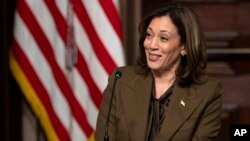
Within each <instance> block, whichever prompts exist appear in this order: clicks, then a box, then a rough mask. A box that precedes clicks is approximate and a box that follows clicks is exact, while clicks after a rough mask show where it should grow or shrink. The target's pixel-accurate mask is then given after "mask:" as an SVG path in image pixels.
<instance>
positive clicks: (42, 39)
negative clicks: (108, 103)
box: [18, 0, 93, 136]
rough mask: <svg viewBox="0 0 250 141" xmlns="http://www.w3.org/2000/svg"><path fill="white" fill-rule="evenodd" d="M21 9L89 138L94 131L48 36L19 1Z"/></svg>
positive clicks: (24, 4)
mask: <svg viewBox="0 0 250 141" xmlns="http://www.w3.org/2000/svg"><path fill="white" fill-rule="evenodd" d="M18 6H19V7H22V10H20V9H19V8H18V12H19V13H20V15H21V17H22V18H23V20H24V22H25V23H26V24H27V27H28V28H29V30H30V31H31V33H32V35H33V37H34V39H35V40H36V42H37V43H38V45H39V47H40V49H41V51H42V52H43V54H44V56H45V57H46V58H47V60H49V61H48V62H49V64H50V66H51V69H52V72H53V74H54V76H55V80H56V82H57V84H58V86H59V88H60V89H61V90H62V92H63V94H64V96H65V98H66V99H67V100H68V102H69V104H70V106H71V109H72V113H73V115H74V116H75V118H76V120H77V121H78V123H79V124H80V126H81V127H82V129H83V130H84V131H85V133H86V134H87V135H88V136H89V135H91V133H92V132H93V129H92V128H91V127H90V125H89V123H88V122H87V120H86V116H85V113H84V112H83V110H82V109H81V108H80V105H79V103H78V102H77V101H76V99H75V97H74V96H73V92H72V90H71V88H70V86H69V84H68V81H67V80H66V78H65V76H64V74H63V73H62V71H61V70H60V68H59V66H58V64H57V63H56V61H55V58H54V54H53V50H52V47H51V45H50V43H49V42H48V40H47V38H46V36H45V35H44V33H43V31H42V30H41V28H40V27H39V25H38V23H37V21H36V19H35V18H34V16H33V14H32V13H31V11H30V9H29V7H28V6H27V5H26V3H25V2H24V1H21V0H20V1H19V5H18Z"/></svg>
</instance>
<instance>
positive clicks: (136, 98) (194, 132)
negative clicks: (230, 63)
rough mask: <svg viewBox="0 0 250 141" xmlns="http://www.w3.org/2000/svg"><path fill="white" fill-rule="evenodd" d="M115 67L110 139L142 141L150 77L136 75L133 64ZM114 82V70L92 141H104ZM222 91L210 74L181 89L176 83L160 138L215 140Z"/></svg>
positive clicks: (113, 140)
mask: <svg viewBox="0 0 250 141" xmlns="http://www.w3.org/2000/svg"><path fill="white" fill-rule="evenodd" d="M118 70H119V71H121V73H122V76H121V78H118V80H117V83H116V86H115V90H114V99H113V102H112V107H111V113H110V121H109V132H108V133H109V138H110V141H145V140H146V134H147V133H146V132H147V126H148V115H149V113H148V112H149V105H150V98H151V94H152V93H151V91H152V85H153V76H152V75H148V76H146V77H144V76H141V75H138V74H137V73H135V68H134V67H123V68H118ZM113 85H114V73H113V75H112V76H111V77H110V78H109V83H108V86H107V87H106V89H105V90H104V93H103V100H102V102H101V106H100V111H99V114H98V119H97V126H96V132H95V141H103V137H104V129H105V123H106V120H107V115H108V109H109V103H110V99H111V91H112V88H113V87H114V86H113ZM221 93H222V87H221V84H220V83H219V81H218V80H216V79H214V78H211V77H207V81H206V82H205V83H203V84H199V85H198V84H191V85H190V86H189V87H184V88H183V87H180V86H178V84H176V83H175V84H174V88H173V92H172V96H171V101H170V103H169V106H168V108H167V110H166V112H167V113H166V117H165V119H164V121H163V123H162V128H161V130H160V135H159V141H170V140H171V141H191V140H192V141H212V140H215V138H216V136H217V135H218V133H219V129H220V126H221V120H220V113H221Z"/></svg>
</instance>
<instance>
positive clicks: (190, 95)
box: [122, 75, 202, 141]
mask: <svg viewBox="0 0 250 141" xmlns="http://www.w3.org/2000/svg"><path fill="white" fill-rule="evenodd" d="M152 85H153V76H152V75H148V76H147V77H135V78H134V79H133V80H131V81H130V82H129V83H128V85H127V86H125V87H126V88H125V89H124V94H122V99H123V105H124V110H125V113H126V119H127V124H128V129H129V134H130V138H131V140H132V141H143V140H145V137H146V133H147V128H148V127H147V125H148V111H149V104H150V98H151V90H152ZM201 101H202V97H198V96H197V95H196V93H195V87H194V86H191V87H190V88H182V87H179V86H178V85H177V84H174V88H173V93H172V96H171V101H170V104H169V108H168V109H167V111H166V112H167V113H166V114H167V115H166V119H164V122H163V123H162V124H163V125H164V126H163V127H162V129H161V131H160V136H159V141H161V140H170V139H171V138H172V137H173V135H174V134H175V133H176V131H178V129H179V128H180V127H181V126H182V125H183V124H184V122H185V121H186V120H187V119H188V117H189V116H190V115H191V114H192V112H193V111H194V110H195V109H196V107H197V106H198V105H199V103H200V102H201Z"/></svg>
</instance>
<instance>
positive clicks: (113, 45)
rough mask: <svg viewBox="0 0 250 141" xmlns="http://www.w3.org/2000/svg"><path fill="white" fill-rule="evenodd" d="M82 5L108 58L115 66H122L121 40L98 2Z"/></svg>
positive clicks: (94, 0)
mask: <svg viewBox="0 0 250 141" xmlns="http://www.w3.org/2000/svg"><path fill="white" fill-rule="evenodd" d="M83 5H84V6H85V8H86V12H87V14H88V15H89V18H90V20H91V23H92V25H93V27H94V28H95V30H96V33H97V35H98V37H99V38H100V40H101V42H102V44H103V45H104V47H105V49H106V50H107V52H108V53H109V55H110V57H111V58H112V59H113V61H114V62H115V64H116V65H118V66H121V65H123V64H124V58H122V57H121V56H123V54H122V53H123V48H121V46H122V44H121V40H120V38H119V37H118V35H117V34H116V32H115V30H114V28H113V27H112V24H111V23H110V21H109V19H108V18H107V16H106V15H105V12H104V11H103V9H102V7H101V5H100V2H99V0H91V1H83ZM96 13H98V14H96ZM107 34H108V36H107Z"/></svg>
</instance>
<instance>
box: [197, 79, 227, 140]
mask: <svg viewBox="0 0 250 141" xmlns="http://www.w3.org/2000/svg"><path fill="white" fill-rule="evenodd" d="M222 92H223V89H222V85H221V83H220V82H219V81H217V83H216V85H215V87H214V90H213V91H212V94H211V96H210V99H209V101H208V103H207V105H206V108H205V110H204V111H203V113H202V116H201V118H200V121H199V123H198V125H197V128H196V130H195V132H194V136H193V138H192V141H215V140H216V137H217V136H218V134H219V131H220V127H221V104H222V96H221V95H222Z"/></svg>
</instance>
